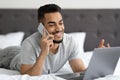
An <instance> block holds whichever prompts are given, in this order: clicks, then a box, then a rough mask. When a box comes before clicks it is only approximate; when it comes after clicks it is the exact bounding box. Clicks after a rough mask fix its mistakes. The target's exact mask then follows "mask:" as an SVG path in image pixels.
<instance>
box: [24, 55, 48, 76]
mask: <svg viewBox="0 0 120 80" xmlns="http://www.w3.org/2000/svg"><path fill="white" fill-rule="evenodd" d="M45 58H46V56H44V55H40V56H39V57H38V58H37V60H36V63H35V64H34V65H33V66H32V67H31V68H30V69H29V70H28V71H26V73H25V74H29V75H31V76H37V75H41V74H42V69H43V65H44V61H45Z"/></svg>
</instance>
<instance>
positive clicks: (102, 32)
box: [0, 9, 120, 51]
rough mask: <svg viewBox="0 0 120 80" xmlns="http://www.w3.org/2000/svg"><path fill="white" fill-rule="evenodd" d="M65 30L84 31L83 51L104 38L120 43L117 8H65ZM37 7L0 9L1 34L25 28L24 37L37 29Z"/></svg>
mask: <svg viewBox="0 0 120 80" xmlns="http://www.w3.org/2000/svg"><path fill="white" fill-rule="evenodd" d="M63 17H64V24H65V32H67V33H69V32H86V33H87V35H86V40H85V45H84V47H85V51H89V50H93V49H94V48H95V47H97V46H98V42H99V41H100V40H101V39H102V38H104V39H105V40H106V42H109V43H110V44H111V46H120V9H74V10H73V9H68V10H66V9H64V10H63ZM37 24H38V23H37V10H35V9H18V10H17V9H0V34H5V33H8V32H16V31H24V32H25V37H27V36H29V35H30V34H32V33H33V32H35V31H36V30H37Z"/></svg>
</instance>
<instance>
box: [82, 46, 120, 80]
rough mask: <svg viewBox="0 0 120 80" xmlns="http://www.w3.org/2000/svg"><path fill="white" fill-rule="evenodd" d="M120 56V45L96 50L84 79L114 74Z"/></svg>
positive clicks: (89, 79) (91, 79)
mask: <svg viewBox="0 0 120 80" xmlns="http://www.w3.org/2000/svg"><path fill="white" fill-rule="evenodd" d="M119 57H120V47H111V48H97V49H95V50H94V52H93V55H92V57H91V60H90V63H89V65H88V68H87V70H86V72H85V75H84V78H83V80H94V79H96V78H99V77H105V76H106V75H111V74H113V72H114V70H115V67H116V65H117V62H118V59H119Z"/></svg>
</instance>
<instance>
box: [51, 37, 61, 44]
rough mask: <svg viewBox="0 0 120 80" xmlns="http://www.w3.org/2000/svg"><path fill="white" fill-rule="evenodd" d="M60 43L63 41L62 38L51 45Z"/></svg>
mask: <svg viewBox="0 0 120 80" xmlns="http://www.w3.org/2000/svg"><path fill="white" fill-rule="evenodd" d="M62 41H63V38H62V39H61V40H53V43H55V44H60V43H62Z"/></svg>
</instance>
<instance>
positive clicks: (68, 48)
mask: <svg viewBox="0 0 120 80" xmlns="http://www.w3.org/2000/svg"><path fill="white" fill-rule="evenodd" d="M40 39H41V35H40V34H39V32H36V33H34V34H33V35H31V36H30V37H28V38H27V39H25V40H24V42H23V44H22V48H21V51H20V55H21V58H20V60H21V64H35V62H36V59H37V57H38V56H39V54H40V51H41V49H40V46H39V44H40ZM80 52H81V51H80V50H79V45H78V43H76V42H75V41H74V39H73V38H72V36H70V35H68V34H65V33H64V36H63V42H62V43H60V44H59V48H58V51H57V53H56V54H51V53H49V54H48V56H47V58H46V59H45V64H44V66H43V72H42V74H47V73H48V72H51V73H56V72H57V71H59V70H60V69H61V68H62V67H63V65H64V64H65V63H66V62H67V60H72V59H76V58H80Z"/></svg>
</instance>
